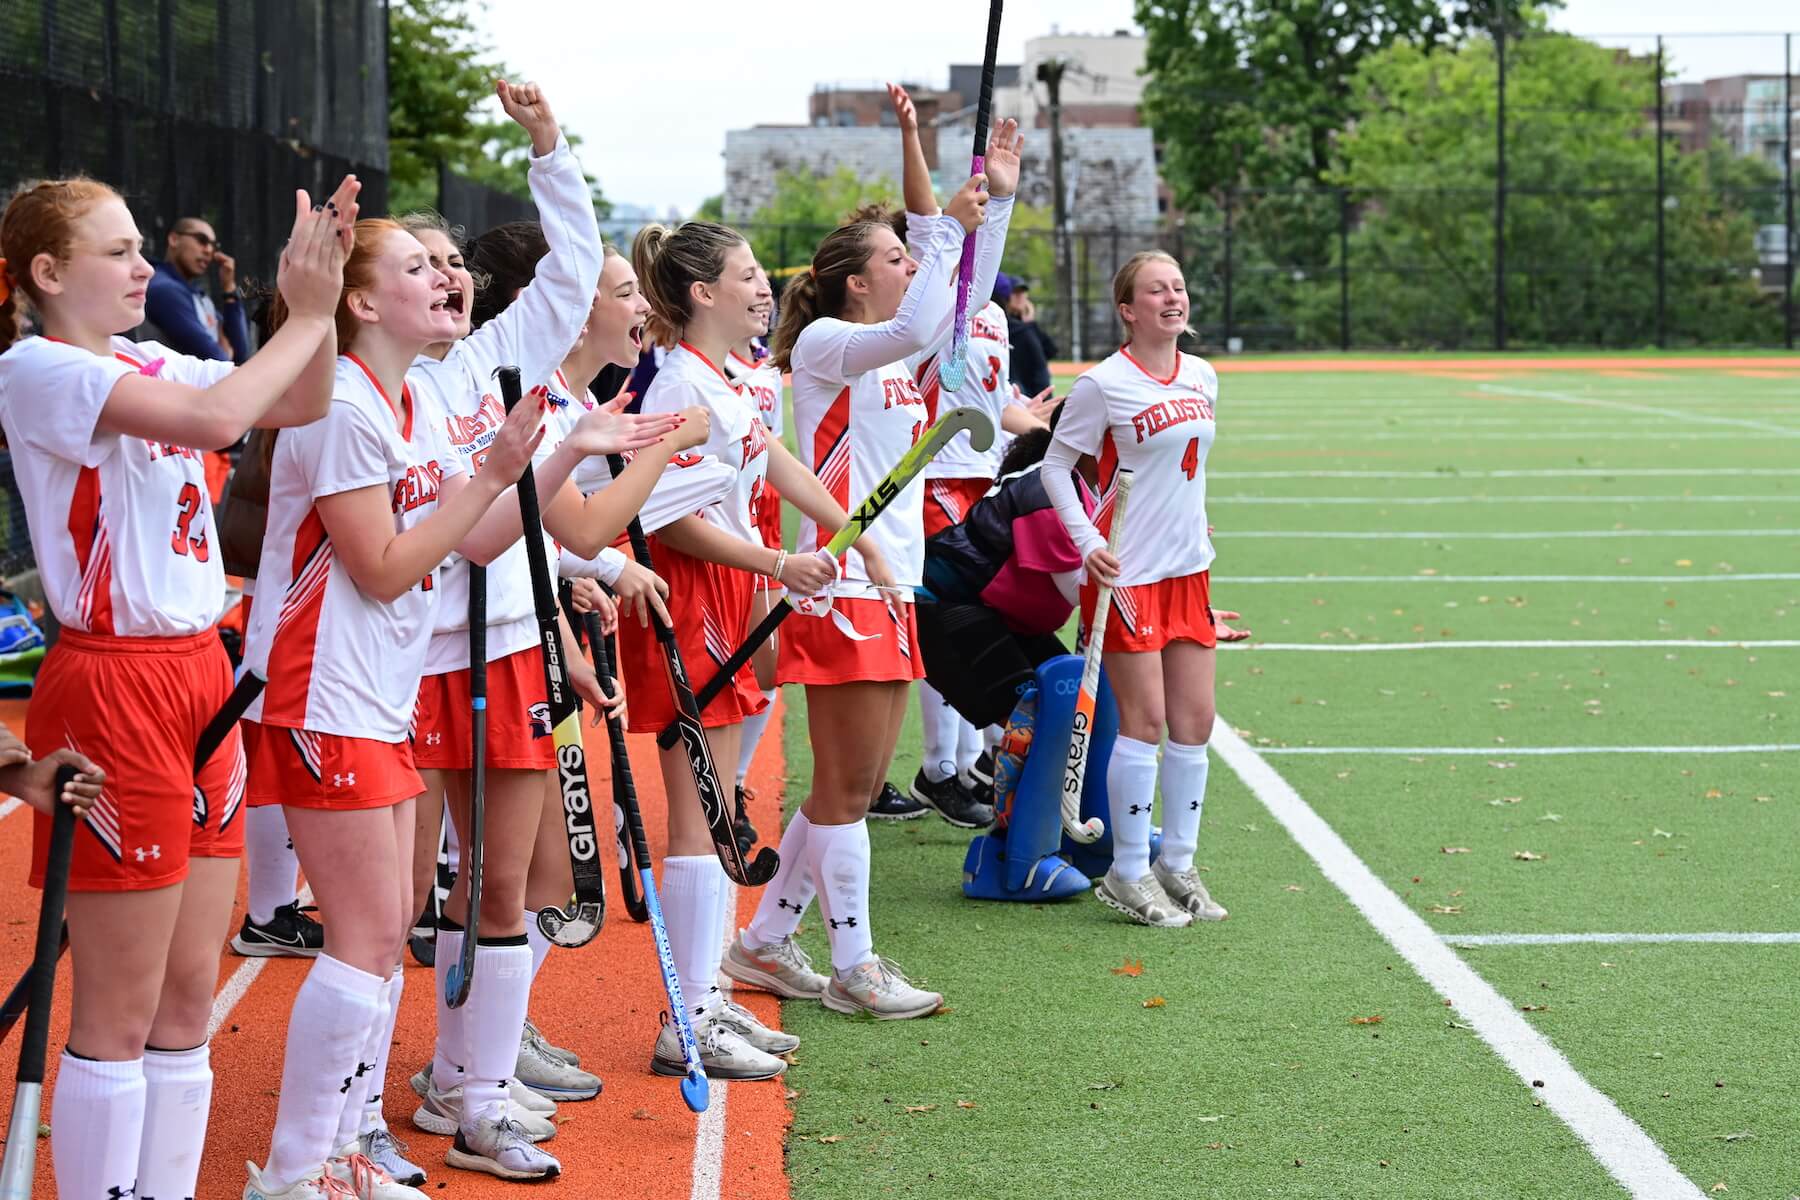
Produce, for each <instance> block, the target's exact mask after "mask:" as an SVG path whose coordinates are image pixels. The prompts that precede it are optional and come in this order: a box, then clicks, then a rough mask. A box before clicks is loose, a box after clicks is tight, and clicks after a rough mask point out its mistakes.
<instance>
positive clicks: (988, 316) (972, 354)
mask: <svg viewBox="0 0 1800 1200" xmlns="http://www.w3.org/2000/svg"><path fill="white" fill-rule="evenodd" d="M948 352H949V348H948V347H945V350H944V353H948ZM967 354H968V369H967V370H965V371H964V372H963V382H962V387H961V388H960V389H959V390H958V391H957V392H956V393H955V394H954V395H952V396H951V397H950V399H949V402H948V403H946V402H944V400H943V399H942V398H941V390H942V389H941V384H940V382H939V376H938V362H939V359H940V357H941V355H938V354H934V355H932V356H931V357H930V358H928V359H926V360H925V362H924V364H923V365H922V366H921V367H920V369H919V391H920V392H922V393H923V394H924V396H925V410H926V412H928V413H929V414H930V415H931V419H932V420H933V421H936V420H937V419H938V417H940V416H942V415H943V413H944V412H945V411H946V410H947V409H951V408H973V409H976V410H977V411H979V412H982V413H985V414H987V417H988V419H989V420H990V421H992V422H993V423H994V441H993V444H992V445H991V446H989V447H988V448H987V449H986V450H977V449H975V447H974V446H972V445H970V444H969V435H968V434H966V433H965V434H958V435H957V436H956V437H955V438H953V439H951V442H950V444H949V445H948V446H946V447H944V448H943V449H942V450H940V451H939V452H938V454H937V457H935V458H933V459H932V460H931V461H930V462H929V463H927V464H926V465H925V478H927V479H992V478H993V477H994V476H995V474H997V473H998V472H999V470H1000V451H1001V439H1000V411H1001V410H1002V409H1004V408H1005V407H1006V406H1007V405H1008V404H1010V403H1012V340H1011V339H1010V338H1009V337H1008V336H1007V333H1006V312H1005V310H1003V309H1002V308H1001V307H1000V306H999V305H998V304H995V303H994V302H993V301H991V300H990V301H989V302H988V303H987V305H986V306H985V307H984V308H982V310H981V311H980V312H978V313H975V314H974V315H972V316H971V317H970V318H969V345H968V351H967Z"/></svg>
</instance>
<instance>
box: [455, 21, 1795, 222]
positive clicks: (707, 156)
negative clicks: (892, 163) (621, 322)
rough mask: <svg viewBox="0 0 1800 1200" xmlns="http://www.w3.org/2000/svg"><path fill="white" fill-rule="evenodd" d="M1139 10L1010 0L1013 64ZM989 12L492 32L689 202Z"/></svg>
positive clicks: (647, 178)
mask: <svg viewBox="0 0 1800 1200" xmlns="http://www.w3.org/2000/svg"><path fill="white" fill-rule="evenodd" d="M1132 7H1133V6H1132V2H1131V0H1012V3H1010V4H1008V5H1007V8H1006V21H1005V24H1004V26H1003V28H1002V34H1001V40H1000V61H1001V62H1003V63H1005V62H1015V63H1016V62H1018V61H1019V60H1020V59H1021V58H1022V57H1023V54H1024V47H1025V40H1026V38H1028V37H1037V36H1039V35H1042V34H1047V33H1049V32H1050V31H1051V27H1052V26H1057V27H1059V28H1060V29H1061V31H1062V32H1064V33H1110V32H1112V31H1113V30H1114V29H1119V28H1126V27H1131V26H1132V24H1133V23H1132V20H1131V13H1132ZM985 18H986V6H985V5H982V4H980V3H978V0H907V3H905V4H904V5H900V4H894V3H885V4H869V5H862V6H853V5H850V4H846V3H844V2H843V0H763V2H762V3H760V4H758V3H746V2H745V0H662V2H661V3H642V2H630V3H625V2H620V0H607V2H606V3H604V4H595V3H593V0H533V2H532V3H525V2H524V0H492V3H491V5H490V8H489V11H488V13H487V16H486V18H485V27H486V29H487V32H488V34H489V35H490V37H491V38H492V40H493V42H494V44H495V46H496V48H497V49H498V51H499V53H500V56H501V57H502V58H503V59H505V61H507V62H508V63H511V64H512V65H513V66H514V68H515V69H516V70H518V71H520V72H521V73H522V74H524V75H525V76H527V77H528V78H534V79H536V80H538V81H539V82H540V83H542V84H543V85H544V86H545V88H546V89H547V90H548V92H549V95H550V98H551V102H552V104H553V105H554V107H555V109H556V112H557V115H558V117H560V118H561V119H562V120H563V121H564V122H565V123H566V124H567V125H568V126H569V127H570V128H571V129H574V130H575V131H577V132H578V133H579V134H580V135H581V137H582V138H583V139H584V148H583V151H582V161H583V163H584V165H586V167H587V169H588V170H589V171H590V172H591V173H592V174H594V175H595V176H597V177H598V178H599V180H600V182H601V186H602V187H603V188H604V189H605V191H606V194H607V196H609V197H610V198H611V199H613V200H615V201H622V202H625V203H632V204H645V205H651V206H653V207H655V208H657V209H658V210H662V209H666V208H668V207H669V206H671V205H673V206H675V207H677V208H679V209H681V210H682V211H684V212H687V211H691V210H692V209H693V208H694V207H695V206H696V205H698V204H699V203H700V201H702V200H704V199H705V198H706V197H708V196H711V195H714V194H715V193H717V192H720V191H722V190H723V188H724V174H725V165H724V152H725V131H726V130H728V129H741V128H745V127H747V126H750V125H757V124H801V123H804V122H805V120H806V103H807V96H808V95H809V94H810V93H811V92H812V89H813V85H814V84H815V83H827V82H830V83H868V84H879V83H880V82H882V81H884V80H888V79H913V80H921V81H923V82H926V83H932V84H937V85H938V86H942V85H943V84H944V83H945V82H946V81H947V78H948V65H949V64H950V63H951V62H979V61H980V60H981V52H982V39H983V35H984V33H985V30H986V20H985ZM884 19H885V20H886V22H887V23H886V24H885V25H884V24H882V23H881V22H882V21H883V20H884ZM1554 24H1555V25H1556V26H1557V28H1560V29H1568V30H1572V31H1574V32H1578V33H1620V32H1632V31H1638V30H1647V31H1650V32H1655V31H1657V30H1661V31H1664V32H1666V33H1676V32H1682V31H1687V32H1701V31H1706V30H1778V29H1781V28H1783V27H1784V25H1785V26H1786V27H1787V28H1791V29H1794V30H1796V31H1800V6H1797V5H1796V4H1795V3H1794V2H1793V0H1705V2H1704V3H1695V2H1694V0H1569V2H1568V4H1567V6H1566V7H1565V8H1564V9H1563V11H1562V12H1561V13H1559V14H1558V15H1557V17H1556V18H1555V20H1554ZM1603 40H1606V41H1609V42H1615V43H1617V44H1625V45H1630V46H1632V47H1633V48H1636V49H1644V48H1647V47H1648V46H1649V45H1651V42H1650V41H1649V40H1646V39H1642V38H1636V39H1629V40H1626V39H1618V38H1608V39H1603ZM1797 40H1800V39H1797ZM1665 51H1666V53H1667V54H1668V55H1669V56H1670V60H1671V62H1672V63H1673V64H1674V65H1675V66H1676V67H1677V68H1678V69H1679V73H1680V75H1681V76H1682V77H1684V78H1696V79H1698V78H1705V77H1707V76H1710V75H1730V74H1737V73H1740V72H1745V71H1751V72H1775V73H1779V72H1780V70H1781V56H1782V47H1781V40H1780V39H1779V38H1772V39H1770V38H1764V39H1742V38H1712V37H1708V38H1698V37H1687V38H1680V37H1673V38H1670V39H1669V40H1668V42H1667V43H1666V45H1665ZM1795 57H1796V58H1797V59H1800V48H1797V49H1796V52H1795ZM1795 68H1796V70H1797V71H1800V62H1796V64H1795Z"/></svg>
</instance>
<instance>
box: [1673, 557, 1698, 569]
mask: <svg viewBox="0 0 1800 1200" xmlns="http://www.w3.org/2000/svg"><path fill="white" fill-rule="evenodd" d="M1675 565H1676V566H1678V567H1691V566H1693V565H1694V560H1693V559H1691V558H1678V559H1676V560H1675Z"/></svg>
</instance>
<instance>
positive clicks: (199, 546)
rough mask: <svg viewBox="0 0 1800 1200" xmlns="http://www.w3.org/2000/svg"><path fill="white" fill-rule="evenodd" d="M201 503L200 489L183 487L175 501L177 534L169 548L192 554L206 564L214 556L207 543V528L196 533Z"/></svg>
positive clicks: (188, 485)
mask: <svg viewBox="0 0 1800 1200" xmlns="http://www.w3.org/2000/svg"><path fill="white" fill-rule="evenodd" d="M201 503H202V497H201V495H200V489H199V488H198V487H195V486H194V485H193V484H191V483H184V484H182V485H181V494H180V495H179V496H178V497H176V499H175V533H174V534H173V536H171V537H170V538H169V548H170V549H171V550H173V551H175V553H177V554H182V555H190V554H191V555H192V556H193V557H194V558H195V559H197V560H199V561H200V562H205V561H206V560H207V559H208V558H209V557H210V556H211V554H212V549H211V547H210V546H209V545H208V544H207V541H206V529H205V526H204V525H202V526H201V529H200V531H199V532H198V533H196V532H195V531H194V519H195V518H196V517H198V516H199V515H200V505H201Z"/></svg>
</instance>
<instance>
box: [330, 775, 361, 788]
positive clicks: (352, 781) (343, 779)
mask: <svg viewBox="0 0 1800 1200" xmlns="http://www.w3.org/2000/svg"><path fill="white" fill-rule="evenodd" d="M331 786H332V787H355V786H356V772H355V771H350V772H347V773H345V774H342V775H336V774H334V775H333V776H332V777H331Z"/></svg>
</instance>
